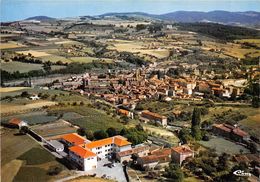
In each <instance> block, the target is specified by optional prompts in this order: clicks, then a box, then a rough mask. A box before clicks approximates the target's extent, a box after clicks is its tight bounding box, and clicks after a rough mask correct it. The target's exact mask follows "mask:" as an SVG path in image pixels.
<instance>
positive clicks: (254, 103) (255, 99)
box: [252, 96, 260, 108]
mask: <svg viewBox="0 0 260 182" xmlns="http://www.w3.org/2000/svg"><path fill="white" fill-rule="evenodd" d="M259 106H260V99H259V97H258V96H254V97H253V99H252V107H254V108H259Z"/></svg>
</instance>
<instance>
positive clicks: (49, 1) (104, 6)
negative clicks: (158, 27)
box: [0, 0, 260, 21]
mask: <svg viewBox="0 0 260 182" xmlns="http://www.w3.org/2000/svg"><path fill="white" fill-rule="evenodd" d="M0 3H1V19H0V20H1V21H13V20H21V19H25V18H28V17H32V16H38V15H45V16H50V17H55V18H62V17H73V16H81V15H99V14H103V13H108V12H146V13H154V14H163V13H169V12H173V11H179V10H186V11H213V10H226V11H259V12H260V0H0Z"/></svg>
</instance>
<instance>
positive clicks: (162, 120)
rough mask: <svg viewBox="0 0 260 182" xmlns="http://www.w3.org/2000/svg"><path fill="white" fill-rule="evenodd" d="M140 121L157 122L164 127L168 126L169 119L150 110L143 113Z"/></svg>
mask: <svg viewBox="0 0 260 182" xmlns="http://www.w3.org/2000/svg"><path fill="white" fill-rule="evenodd" d="M140 120H142V121H144V122H157V123H159V124H161V125H162V126H167V117H165V116H162V115H160V114H157V113H153V112H150V111H148V110H144V111H142V113H141V117H140Z"/></svg>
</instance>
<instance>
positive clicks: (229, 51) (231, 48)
mask: <svg viewBox="0 0 260 182" xmlns="http://www.w3.org/2000/svg"><path fill="white" fill-rule="evenodd" d="M202 48H203V49H205V50H210V49H218V50H221V52H223V54H225V55H229V56H232V57H236V58H245V55H248V56H250V57H257V56H260V51H259V50H257V49H254V48H249V49H246V48H242V47H241V45H240V44H234V43H227V44H222V43H217V42H209V41H205V42H203V47H202Z"/></svg>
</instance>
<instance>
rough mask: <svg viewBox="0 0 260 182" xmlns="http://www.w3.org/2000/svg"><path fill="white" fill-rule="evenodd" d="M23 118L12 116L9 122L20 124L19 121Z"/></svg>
mask: <svg viewBox="0 0 260 182" xmlns="http://www.w3.org/2000/svg"><path fill="white" fill-rule="evenodd" d="M21 122H22V120H20V119H18V118H12V119H11V120H10V121H9V123H10V124H14V125H19V123H21Z"/></svg>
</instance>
